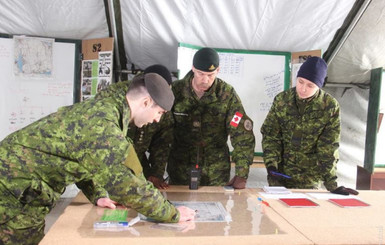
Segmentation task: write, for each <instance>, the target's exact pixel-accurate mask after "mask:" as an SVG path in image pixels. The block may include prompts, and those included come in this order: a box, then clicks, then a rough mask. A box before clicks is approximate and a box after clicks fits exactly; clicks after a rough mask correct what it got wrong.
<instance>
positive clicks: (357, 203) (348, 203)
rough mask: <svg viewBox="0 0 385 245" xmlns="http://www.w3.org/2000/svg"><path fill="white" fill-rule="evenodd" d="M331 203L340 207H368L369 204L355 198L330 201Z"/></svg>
mask: <svg viewBox="0 0 385 245" xmlns="http://www.w3.org/2000/svg"><path fill="white" fill-rule="evenodd" d="M329 201H330V202H332V203H334V204H336V205H338V206H340V207H344V208H345V207H368V206H370V205H369V204H367V203H365V202H363V201H361V200H358V199H355V198H347V199H329Z"/></svg>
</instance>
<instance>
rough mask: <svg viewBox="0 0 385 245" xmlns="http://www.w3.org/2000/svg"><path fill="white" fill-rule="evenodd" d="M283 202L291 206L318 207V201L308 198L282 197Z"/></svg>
mask: <svg viewBox="0 0 385 245" xmlns="http://www.w3.org/2000/svg"><path fill="white" fill-rule="evenodd" d="M279 200H280V201H281V202H282V203H284V204H285V205H286V206H288V207H290V208H313V207H318V206H319V205H318V203H315V202H313V201H312V200H310V199H308V198H280V199H279Z"/></svg>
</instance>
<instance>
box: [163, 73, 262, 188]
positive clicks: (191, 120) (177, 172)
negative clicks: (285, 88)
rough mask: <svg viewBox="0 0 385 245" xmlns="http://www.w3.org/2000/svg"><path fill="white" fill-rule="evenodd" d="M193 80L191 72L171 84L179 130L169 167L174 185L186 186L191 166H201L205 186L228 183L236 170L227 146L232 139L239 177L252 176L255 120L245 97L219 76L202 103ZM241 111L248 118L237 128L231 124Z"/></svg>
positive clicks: (234, 159) (242, 119)
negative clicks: (243, 99) (248, 114)
mask: <svg viewBox="0 0 385 245" xmlns="http://www.w3.org/2000/svg"><path fill="white" fill-rule="evenodd" d="M192 78H193V72H192V71H190V72H189V73H188V74H187V75H186V77H184V78H183V79H182V80H179V81H175V82H174V83H173V86H172V89H173V92H174V95H175V103H174V107H173V109H172V116H173V119H174V121H175V126H174V129H173V130H174V143H173V144H172V147H171V152H170V157H169V162H168V167H167V172H168V173H169V175H170V183H172V184H177V185H187V184H188V183H189V173H190V170H191V168H193V167H195V165H196V164H199V167H200V169H201V179H200V185H225V184H226V183H227V182H228V181H229V178H230V169H231V164H230V153H229V148H228V146H227V139H228V136H229V135H230V139H231V144H232V146H233V147H234V151H233V152H232V161H234V162H235V163H236V167H235V168H236V171H235V173H236V175H237V176H239V177H243V178H247V177H248V174H249V165H250V164H251V163H252V161H253V157H254V146H255V138H254V133H253V130H252V127H253V124H252V121H251V119H250V118H249V117H248V116H247V115H246V113H245V110H244V109H243V106H242V103H241V100H240V98H239V97H238V95H237V93H236V92H235V90H234V88H233V87H232V86H230V85H229V84H227V83H225V82H224V81H222V80H221V79H219V78H216V80H215V81H214V83H213V85H212V87H211V88H210V90H209V91H208V92H206V93H205V94H204V95H203V97H202V98H200V99H199V98H198V97H197V96H196V94H195V92H194V91H193V88H192V86H191V81H192ZM236 112H238V113H241V114H242V115H243V116H242V117H241V120H240V121H239V120H238V121H237V124H235V125H237V126H231V125H230V123H231V121H232V120H233V119H234V115H235V113H236ZM238 119H239V118H238ZM236 120H237V119H234V121H236ZM170 130H172V129H170ZM198 152H199V153H198Z"/></svg>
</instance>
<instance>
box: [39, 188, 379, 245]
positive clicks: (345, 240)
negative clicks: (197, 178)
mask: <svg viewBox="0 0 385 245" xmlns="http://www.w3.org/2000/svg"><path fill="white" fill-rule="evenodd" d="M260 191H261V190H260V189H245V190H241V191H237V190H236V191H235V192H231V193H229V192H226V191H224V190H223V188H222V187H200V188H199V189H198V190H196V191H192V190H189V189H188V187H187V186H171V187H170V189H168V190H167V191H166V192H163V193H164V195H166V196H167V198H168V199H169V200H171V201H181V200H183V201H185V200H189V201H218V202H221V203H222V205H223V207H224V208H225V209H226V210H227V212H229V213H230V215H231V217H232V221H230V222H215V223H207V222H205V223H195V227H192V229H191V230H188V231H185V232H183V231H180V230H175V229H167V228H165V227H161V226H157V225H156V224H154V223H151V222H146V221H141V222H139V223H137V224H135V225H134V226H133V227H132V228H130V229H129V230H124V231H119V232H112V231H98V230H94V229H93V223H94V222H95V221H98V220H100V218H101V216H102V213H103V211H104V209H102V208H99V207H96V206H94V205H92V204H91V203H90V202H89V201H88V200H87V199H86V198H85V196H84V195H83V194H82V193H79V194H78V196H76V197H75V198H74V200H73V201H72V202H71V204H70V205H69V206H68V207H67V208H66V209H65V211H64V213H63V214H62V215H61V216H60V217H59V219H58V220H57V221H56V222H55V224H54V225H53V226H52V227H51V229H50V230H49V232H48V233H47V234H46V236H45V237H44V239H43V240H42V241H41V243H40V244H42V245H45V244H50V245H51V244H55V245H60V244H71V245H76V244H82V245H86V244H93V245H98V244H119V245H121V244H151V243H153V244H157V245H158V244H187V245H190V244H203V245H204V244H225V245H226V244H383V243H384V242H385V240H384V231H383V229H384V227H385V214H384V213H385V212H384V210H385V191H361V192H360V195H359V196H360V197H361V199H362V200H364V201H365V202H368V203H369V204H371V206H370V207H365V208H340V207H338V206H336V205H334V204H332V203H329V202H328V201H326V200H316V202H317V203H319V204H320V206H319V207H317V208H288V207H286V206H285V205H283V204H282V203H281V202H280V201H278V200H273V199H271V200H267V201H268V203H269V205H270V206H269V207H267V206H266V205H264V204H262V203H261V202H260V201H259V200H258V199H257V195H258V192H260ZM296 191H302V192H309V190H296ZM136 215H137V213H136V212H135V211H134V210H129V211H128V216H129V218H133V217H136Z"/></svg>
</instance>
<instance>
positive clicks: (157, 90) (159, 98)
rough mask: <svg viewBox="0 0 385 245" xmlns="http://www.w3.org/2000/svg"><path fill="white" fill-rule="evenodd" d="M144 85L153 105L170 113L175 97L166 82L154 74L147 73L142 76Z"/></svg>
mask: <svg viewBox="0 0 385 245" xmlns="http://www.w3.org/2000/svg"><path fill="white" fill-rule="evenodd" d="M144 84H145V86H146V88H147V91H148V93H149V94H150V96H151V98H152V99H153V100H154V101H155V103H156V104H158V105H159V106H160V107H162V108H163V109H164V110H166V111H170V110H171V108H172V105H173V104H174V99H175V97H174V94H173V93H172V90H171V88H170V85H168V83H167V82H166V80H165V79H164V78H163V77H162V76H160V75H158V74H156V73H147V74H144Z"/></svg>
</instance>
